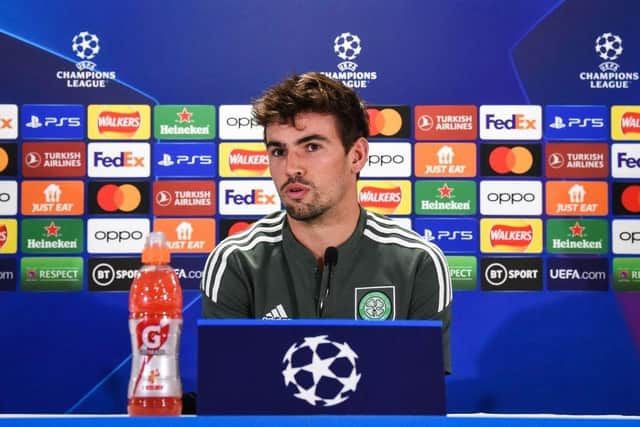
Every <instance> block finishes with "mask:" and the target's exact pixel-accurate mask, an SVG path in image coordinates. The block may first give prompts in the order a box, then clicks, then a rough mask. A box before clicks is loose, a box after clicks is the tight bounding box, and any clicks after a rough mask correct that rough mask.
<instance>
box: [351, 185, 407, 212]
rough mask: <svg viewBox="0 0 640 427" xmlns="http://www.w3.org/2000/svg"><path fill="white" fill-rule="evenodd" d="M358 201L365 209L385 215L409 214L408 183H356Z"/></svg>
mask: <svg viewBox="0 0 640 427" xmlns="http://www.w3.org/2000/svg"><path fill="white" fill-rule="evenodd" d="M358 201H359V202H360V205H361V206H362V207H363V208H365V209H370V210H372V211H373V212H377V213H380V214H385V215H406V214H409V213H411V183H410V182H409V181H404V180H402V181H400V180H399V181H358Z"/></svg>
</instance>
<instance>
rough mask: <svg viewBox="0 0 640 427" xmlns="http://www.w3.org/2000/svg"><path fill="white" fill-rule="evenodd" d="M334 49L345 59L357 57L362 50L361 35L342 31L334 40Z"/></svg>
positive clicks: (350, 59) (349, 59)
mask: <svg viewBox="0 0 640 427" xmlns="http://www.w3.org/2000/svg"><path fill="white" fill-rule="evenodd" d="M333 51H334V52H335V53H336V54H337V55H338V57H339V58H340V59H342V60H345V61H352V60H354V59H356V57H357V56H358V55H360V52H361V51H362V44H361V41H360V37H358V36H356V35H355V34H351V33H342V34H340V35H339V36H338V37H336V39H335V40H334V41H333Z"/></svg>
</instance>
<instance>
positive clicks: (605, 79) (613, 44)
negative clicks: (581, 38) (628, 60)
mask: <svg viewBox="0 0 640 427" xmlns="http://www.w3.org/2000/svg"><path fill="white" fill-rule="evenodd" d="M623 51H624V48H623V47H622V38H621V37H620V36H619V35H617V34H612V33H603V34H600V35H599V36H597V37H596V39H595V57H596V58H598V59H600V60H604V62H602V63H601V64H600V65H599V66H598V68H600V72H597V71H582V72H581V73H580V74H579V75H578V77H579V78H580V80H583V81H588V82H589V88H591V89H629V88H630V87H631V82H633V81H635V80H638V79H639V78H640V75H639V74H638V72H621V71H620V72H619V71H618V70H619V68H620V64H618V63H617V62H614V61H615V60H616V59H618V58H620V56H621V55H622V52H623Z"/></svg>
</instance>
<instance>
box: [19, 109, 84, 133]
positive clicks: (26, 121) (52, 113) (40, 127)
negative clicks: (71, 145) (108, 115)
mask: <svg viewBox="0 0 640 427" xmlns="http://www.w3.org/2000/svg"><path fill="white" fill-rule="evenodd" d="M85 124H86V113H85V109H84V106H83V105H23V106H22V107H21V109H20V136H21V137H22V139H25V140H26V139H72V140H82V139H84V136H85Z"/></svg>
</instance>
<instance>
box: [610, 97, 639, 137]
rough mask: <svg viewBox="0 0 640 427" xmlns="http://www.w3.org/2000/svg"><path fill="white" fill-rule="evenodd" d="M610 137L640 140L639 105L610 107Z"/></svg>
mask: <svg viewBox="0 0 640 427" xmlns="http://www.w3.org/2000/svg"><path fill="white" fill-rule="evenodd" d="M611 139H617V140H624V141H640V105H614V106H612V107H611Z"/></svg>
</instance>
